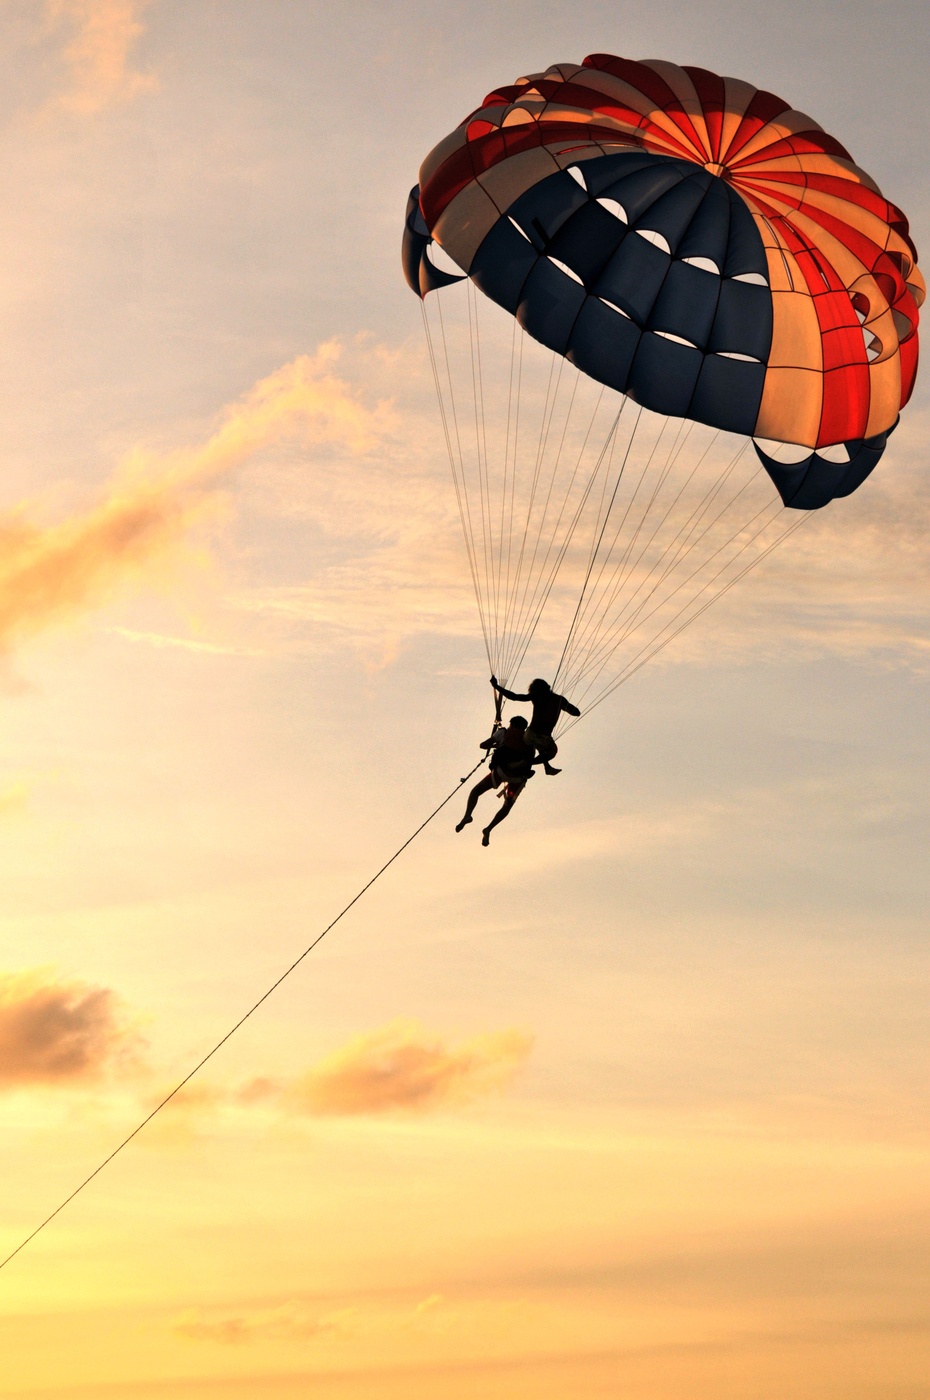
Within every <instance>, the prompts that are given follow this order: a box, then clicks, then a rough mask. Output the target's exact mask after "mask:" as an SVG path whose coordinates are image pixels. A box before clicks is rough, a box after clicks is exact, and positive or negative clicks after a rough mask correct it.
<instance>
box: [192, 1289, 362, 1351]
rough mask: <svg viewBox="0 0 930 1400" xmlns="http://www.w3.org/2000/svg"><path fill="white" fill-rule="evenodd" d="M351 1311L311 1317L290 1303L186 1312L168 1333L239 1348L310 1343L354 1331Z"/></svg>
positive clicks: (354, 1318)
mask: <svg viewBox="0 0 930 1400" xmlns="http://www.w3.org/2000/svg"><path fill="white" fill-rule="evenodd" d="M358 1317H359V1312H358V1309H357V1308H355V1307H348V1308H340V1309H337V1310H336V1311H333V1312H328V1313H322V1314H320V1313H314V1312H312V1311H311V1310H310V1309H308V1308H307V1307H306V1306H305V1305H301V1304H300V1303H298V1302H295V1301H293V1300H290V1299H289V1300H288V1301H287V1302H285V1303H280V1304H278V1305H277V1306H275V1307H270V1308H252V1309H248V1310H240V1311H237V1312H222V1313H211V1312H206V1311H205V1310H203V1309H200V1308H189V1309H188V1310H187V1311H186V1312H183V1313H182V1314H181V1316H180V1317H178V1318H176V1319H175V1321H174V1324H173V1326H172V1331H173V1332H174V1333H175V1335H176V1336H178V1337H184V1338H186V1339H187V1340H188V1341H194V1342H218V1343H220V1344H221V1345H225V1346H241V1345H242V1344H244V1343H246V1342H256V1341H272V1342H282V1341H312V1340H314V1339H316V1338H319V1337H325V1336H346V1335H350V1334H352V1333H354V1332H355V1331H356V1328H357V1322H358Z"/></svg>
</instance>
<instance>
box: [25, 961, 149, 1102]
mask: <svg viewBox="0 0 930 1400" xmlns="http://www.w3.org/2000/svg"><path fill="white" fill-rule="evenodd" d="M137 1046H138V1039H137V1037H136V1035H135V1033H134V1032H132V1031H130V1030H128V1029H127V1028H126V1026H125V1025H124V1024H123V1021H122V1018H121V1016H120V1014H119V1006H118V1003H117V999H116V997H115V996H114V994H113V992H111V991H110V990H109V989H108V988H106V987H90V986H87V985H85V984H84V983H82V982H68V981H62V980H59V979H57V978H55V976H54V975H53V974H52V973H51V972H50V971H49V970H48V969H41V968H40V969H34V970H31V971H28V972H20V973H0V1089H13V1088H20V1087H22V1086H24V1085H30V1084H33V1085H36V1084H45V1085H60V1084H75V1083H82V1082H86V1081H88V1080H93V1079H95V1078H96V1077H97V1076H98V1075H99V1074H100V1073H101V1072H102V1071H103V1070H104V1069H106V1068H108V1067H110V1066H112V1065H114V1064H118V1063H120V1062H121V1061H126V1060H127V1058H129V1059H131V1058H132V1057H133V1056H134V1055H135V1052H136V1049H137Z"/></svg>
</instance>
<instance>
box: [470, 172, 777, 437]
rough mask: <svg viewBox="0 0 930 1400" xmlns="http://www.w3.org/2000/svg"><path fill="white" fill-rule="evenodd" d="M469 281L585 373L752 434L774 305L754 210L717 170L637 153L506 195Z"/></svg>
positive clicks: (675, 410) (649, 401) (668, 409)
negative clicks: (508, 201) (516, 194)
mask: <svg viewBox="0 0 930 1400" xmlns="http://www.w3.org/2000/svg"><path fill="white" fill-rule="evenodd" d="M470 275H471V277H472V278H473V279H474V281H475V283H476V284H477V285H478V286H479V287H480V288H481V290H482V291H483V292H484V293H485V294H486V295H487V296H489V297H491V298H492V299H493V300H494V301H496V302H498V303H499V305H501V306H503V307H504V308H505V309H506V310H507V311H510V312H511V313H512V314H514V315H515V316H516V317H517V319H518V320H519V322H520V324H521V325H522V326H523V327H524V329H525V330H527V331H528V332H529V334H530V335H532V336H534V337H535V339H537V340H539V341H542V343H543V344H544V345H547V346H548V347H549V349H551V350H553V351H555V353H556V354H559V355H565V356H566V357H567V358H568V359H569V360H571V361H572V362H573V363H574V364H576V365H577V366H578V367H579V369H581V370H583V371H584V372H585V373H586V374H589V375H591V377H592V378H594V379H597V380H599V381H600V382H601V383H603V384H607V385H609V386H610V387H611V388H614V389H618V390H619V391H620V392H621V393H624V394H628V395H629V396H630V397H631V398H633V399H635V400H636V401H637V402H638V403H641V404H643V405H645V407H647V408H651V409H654V410H655V411H656V412H658V413H666V414H672V415H675V416H680V417H688V418H696V419H698V420H699V421H700V422H703V423H709V424H711V425H712V426H713V427H718V428H725V429H728V430H730V431H732V432H737V433H746V434H750V433H752V431H753V429H754V427H755V423H756V419H757V417H758V414H759V405H760V402H761V398H762V390H763V384H764V381H765V370H766V362H767V357H768V354H769V350H770V348H771V343H772V299H771V293H770V291H769V288H768V280H767V264H766V254H765V248H764V247H763V244H762V240H761V238H760V236H759V233H758V231H757V229H756V226H755V223H754V222H753V219H752V216H751V214H750V212H749V210H748V208H747V207H746V205H745V203H744V202H743V200H742V199H741V198H740V197H739V195H737V194H736V193H735V192H734V191H733V190H731V189H730V188H729V186H728V185H727V184H726V182H725V181H724V180H721V179H720V178H719V177H718V176H716V175H712V174H711V173H710V172H709V171H707V170H704V169H703V168H701V167H698V166H695V165H694V164H693V163H692V162H690V161H686V160H679V159H677V158H675V157H672V156H661V155H655V154H652V153H650V152H644V151H629V152H626V151H625V152H621V153H619V154H616V155H606V156H602V157H600V158H598V159H594V160H591V159H589V160H585V161H584V162H583V163H580V164H579V165H578V166H574V167H569V169H567V170H563V171H559V172H558V173H557V174H554V175H551V176H549V177H548V178H547V179H544V180H541V181H540V182H539V183H538V184H536V185H533V186H532V187H531V188H530V189H529V190H527V191H526V192H525V193H524V194H522V195H521V196H520V197H519V198H518V199H516V200H515V201H514V203H513V204H511V205H510V207H509V208H508V209H507V210H506V213H505V214H503V215H502V216H501V217H500V218H499V219H498V220H497V222H496V224H495V225H494V226H493V228H492V229H491V230H490V232H489V233H488V234H487V236H486V237H485V238H484V240H483V242H482V243H481V245H480V246H479V248H478V251H477V253H476V254H475V257H474V259H473V261H472V264H471V268H470Z"/></svg>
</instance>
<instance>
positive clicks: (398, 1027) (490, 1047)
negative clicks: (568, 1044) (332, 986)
mask: <svg viewBox="0 0 930 1400" xmlns="http://www.w3.org/2000/svg"><path fill="white" fill-rule="evenodd" d="M531 1049H532V1040H531V1038H530V1037H529V1036H527V1035H525V1034H524V1033H523V1032H521V1031H518V1030H512V1029H511V1030H504V1031H496V1032H492V1033H490V1034H487V1035H481V1036H476V1037H475V1038H474V1039H473V1040H469V1041H465V1042H463V1043H462V1044H461V1045H458V1046H449V1045H447V1044H445V1043H444V1042H443V1041H442V1040H441V1039H440V1038H439V1037H438V1036H436V1035H431V1034H429V1033H428V1032H426V1031H424V1029H423V1028H422V1027H421V1026H420V1025H419V1024H418V1023H417V1022H416V1021H410V1020H406V1019H398V1020H395V1021H392V1022H391V1023H390V1024H389V1025H387V1026H383V1027H381V1028H380V1029H378V1030H375V1031H369V1032H366V1033H365V1034H364V1035H358V1036H356V1037H354V1039H352V1040H351V1041H349V1043H348V1045H346V1046H345V1047H344V1048H343V1049H341V1050H338V1051H336V1052H335V1054H333V1055H330V1056H328V1057H327V1058H326V1059H324V1060H321V1061H320V1063H319V1064H318V1065H316V1066H314V1068H313V1069H311V1070H309V1071H308V1073H306V1074H305V1075H303V1076H302V1077H301V1078H300V1079H298V1080H296V1081H295V1083H293V1084H292V1085H291V1086H290V1088H289V1089H288V1092H287V1095H286V1102H287V1104H288V1105H289V1106H290V1107H291V1108H292V1109H293V1110H295V1111H297V1112H302V1113H309V1114H314V1115H326V1116H335V1115H340V1116H343V1115H358V1114H373V1113H390V1112H395V1111H397V1110H401V1111H404V1110H406V1111H408V1112H411V1111H412V1112H418V1113H423V1112H428V1111H429V1110H432V1109H437V1108H442V1107H445V1106H446V1105H448V1104H461V1103H467V1102H469V1101H471V1100H473V1099H476V1098H478V1097H480V1096H481V1095H484V1094H487V1093H489V1092H493V1091H494V1090H496V1089H500V1088H502V1087H503V1085H505V1084H506V1083H507V1082H508V1081H509V1080H510V1079H511V1078H512V1077H513V1075H514V1073H515V1072H516V1071H517V1069H519V1067H520V1066H521V1065H522V1064H523V1063H524V1061H525V1060H526V1058H527V1056H528V1055H529V1053H530V1050H531Z"/></svg>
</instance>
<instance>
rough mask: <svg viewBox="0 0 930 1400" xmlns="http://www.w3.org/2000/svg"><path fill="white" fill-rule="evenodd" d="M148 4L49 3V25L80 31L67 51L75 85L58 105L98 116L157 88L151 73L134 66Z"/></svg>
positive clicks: (120, 0)
mask: <svg viewBox="0 0 930 1400" xmlns="http://www.w3.org/2000/svg"><path fill="white" fill-rule="evenodd" d="M146 5H147V0H46V5H45V11H46V16H47V19H48V22H49V24H50V25H51V26H52V27H55V28H57V27H58V26H61V25H68V26H69V27H71V28H72V29H73V30H74V31H75V34H74V38H73V39H72V40H71V42H70V43H69V44H68V45H67V46H66V48H65V50H64V58H65V62H66V63H67V65H68V68H69V71H70V78H71V85H70V87H69V88H68V89H67V91H66V92H64V93H62V94H61V96H60V97H59V98H58V100H57V102H56V104H55V105H56V106H58V107H62V108H65V109H66V110H67V111H71V112H77V113H79V114H80V115H81V116H93V115H94V114H95V113H97V112H100V111H103V110H104V108H106V107H112V106H114V105H116V104H119V103H123V102H128V101H130V100H131V99H132V98H133V97H137V96H138V95H139V94H140V93H143V92H151V91H152V90H153V89H154V88H156V87H157V85H158V84H157V82H156V80H155V78H154V77H153V76H152V75H151V74H149V73H140V72H137V71H135V70H134V69H133V68H132V67H131V66H130V55H131V51H132V49H133V47H134V46H135V44H136V41H137V40H138V39H139V37H140V35H142V34H143V33H144V25H143V24H142V23H141V22H140V16H141V14H142V11H143V10H144V9H145V8H146Z"/></svg>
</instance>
